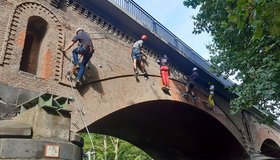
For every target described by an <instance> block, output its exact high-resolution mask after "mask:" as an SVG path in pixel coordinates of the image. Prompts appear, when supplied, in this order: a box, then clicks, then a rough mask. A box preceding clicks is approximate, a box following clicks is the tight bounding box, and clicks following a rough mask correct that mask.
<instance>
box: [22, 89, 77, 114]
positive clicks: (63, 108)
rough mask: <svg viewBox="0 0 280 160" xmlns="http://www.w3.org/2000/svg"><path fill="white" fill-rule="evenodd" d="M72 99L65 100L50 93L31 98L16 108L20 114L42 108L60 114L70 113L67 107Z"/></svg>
mask: <svg viewBox="0 0 280 160" xmlns="http://www.w3.org/2000/svg"><path fill="white" fill-rule="evenodd" d="M72 100H73V99H71V98H66V97H62V96H58V95H54V94H50V93H44V94H42V95H40V96H38V97H36V98H33V99H31V100H29V101H27V102H24V103H22V104H20V105H18V106H17V108H18V107H20V113H22V112H25V111H26V110H28V109H30V108H33V107H42V108H44V109H50V110H55V111H57V112H59V113H61V114H63V113H69V112H71V109H70V107H69V103H70V101H72Z"/></svg>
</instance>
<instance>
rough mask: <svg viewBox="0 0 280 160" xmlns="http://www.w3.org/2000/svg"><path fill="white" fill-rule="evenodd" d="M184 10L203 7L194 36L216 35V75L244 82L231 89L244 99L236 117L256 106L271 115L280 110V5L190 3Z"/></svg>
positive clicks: (263, 0)
mask: <svg viewBox="0 0 280 160" xmlns="http://www.w3.org/2000/svg"><path fill="white" fill-rule="evenodd" d="M184 5H185V6H187V7H192V8H196V7H200V11H199V13H198V14H197V15H196V16H195V17H193V18H194V20H195V29H194V31H193V33H195V34H199V33H201V32H204V31H206V32H208V33H210V34H211V35H212V37H213V43H212V44H210V45H208V49H209V51H210V53H211V63H212V65H213V66H212V68H213V70H214V71H215V72H216V73H218V74H219V75H224V76H225V77H228V76H233V75H235V76H236V79H237V80H239V81H240V82H241V83H240V84H239V85H236V86H234V87H232V88H231V90H232V91H233V92H234V93H236V94H237V95H238V98H236V99H234V100H233V101H232V102H231V106H232V107H233V110H232V111H233V112H238V111H240V110H242V109H247V108H250V107H252V106H256V107H258V108H259V109H261V110H263V111H265V112H267V113H271V111H270V110H275V107H278V108H279V106H280V104H279V103H280V78H279V77H280V28H279V26H280V18H279V11H280V1H279V0H213V1H209V0H184ZM278 114H279V111H278Z"/></svg>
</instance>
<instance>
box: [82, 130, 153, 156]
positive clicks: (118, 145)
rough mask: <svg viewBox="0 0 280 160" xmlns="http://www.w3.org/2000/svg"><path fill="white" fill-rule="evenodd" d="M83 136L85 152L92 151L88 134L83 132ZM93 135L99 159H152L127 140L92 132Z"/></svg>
mask: <svg viewBox="0 0 280 160" xmlns="http://www.w3.org/2000/svg"><path fill="white" fill-rule="evenodd" d="M81 136H82V137H83V138H84V147H83V149H84V152H87V151H91V150H92V146H91V143H90V139H89V136H88V134H86V133H82V134H81ZM91 137H92V139H93V143H94V147H95V152H96V155H95V159H97V160H152V158H151V157H149V156H148V155H147V154H146V153H145V152H143V151H142V150H141V149H139V148H137V147H136V146H134V145H132V144H130V143H128V142H126V141H123V140H120V139H118V138H115V137H110V136H106V135H100V134H91Z"/></svg>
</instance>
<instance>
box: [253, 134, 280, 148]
mask: <svg viewBox="0 0 280 160" xmlns="http://www.w3.org/2000/svg"><path fill="white" fill-rule="evenodd" d="M256 138H257V141H256V142H257V146H256V147H257V148H256V150H257V151H260V150H261V147H262V145H263V143H264V141H265V140H267V139H271V140H272V141H274V142H275V143H276V144H277V145H278V146H280V139H278V138H277V136H276V135H275V133H274V132H273V131H271V130H270V129H268V128H260V129H259V130H258V132H257V137H256Z"/></svg>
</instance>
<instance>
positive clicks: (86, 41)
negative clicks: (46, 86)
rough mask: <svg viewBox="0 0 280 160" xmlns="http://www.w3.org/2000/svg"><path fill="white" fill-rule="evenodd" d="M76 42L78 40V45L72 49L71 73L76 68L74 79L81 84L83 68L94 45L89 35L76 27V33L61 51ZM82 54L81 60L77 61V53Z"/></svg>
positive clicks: (90, 55) (77, 83)
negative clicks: (76, 72)
mask: <svg viewBox="0 0 280 160" xmlns="http://www.w3.org/2000/svg"><path fill="white" fill-rule="evenodd" d="M76 42H78V46H77V47H76V48H75V49H74V50H73V51H72V54H73V61H72V63H73V64H74V66H73V71H72V72H73V73H74V72H75V71H76V69H78V70H79V71H78V74H77V77H76V79H75V81H76V85H80V84H81V78H82V77H83V75H84V74H85V68H86V65H87V63H88V62H89V60H90V58H91V57H92V54H93V52H94V46H93V44H92V41H91V37H90V35H89V34H88V33H87V32H85V31H84V29H82V28H78V29H77V30H76V35H75V36H74V37H73V39H72V41H71V42H70V43H69V44H68V45H67V46H66V47H65V49H64V50H63V52H66V51H67V50H68V49H70V48H71V47H72V46H73V45H74V44H75V43H76ZM79 54H80V55H81V56H83V59H82V61H81V62H79V59H78V55H79Z"/></svg>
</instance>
